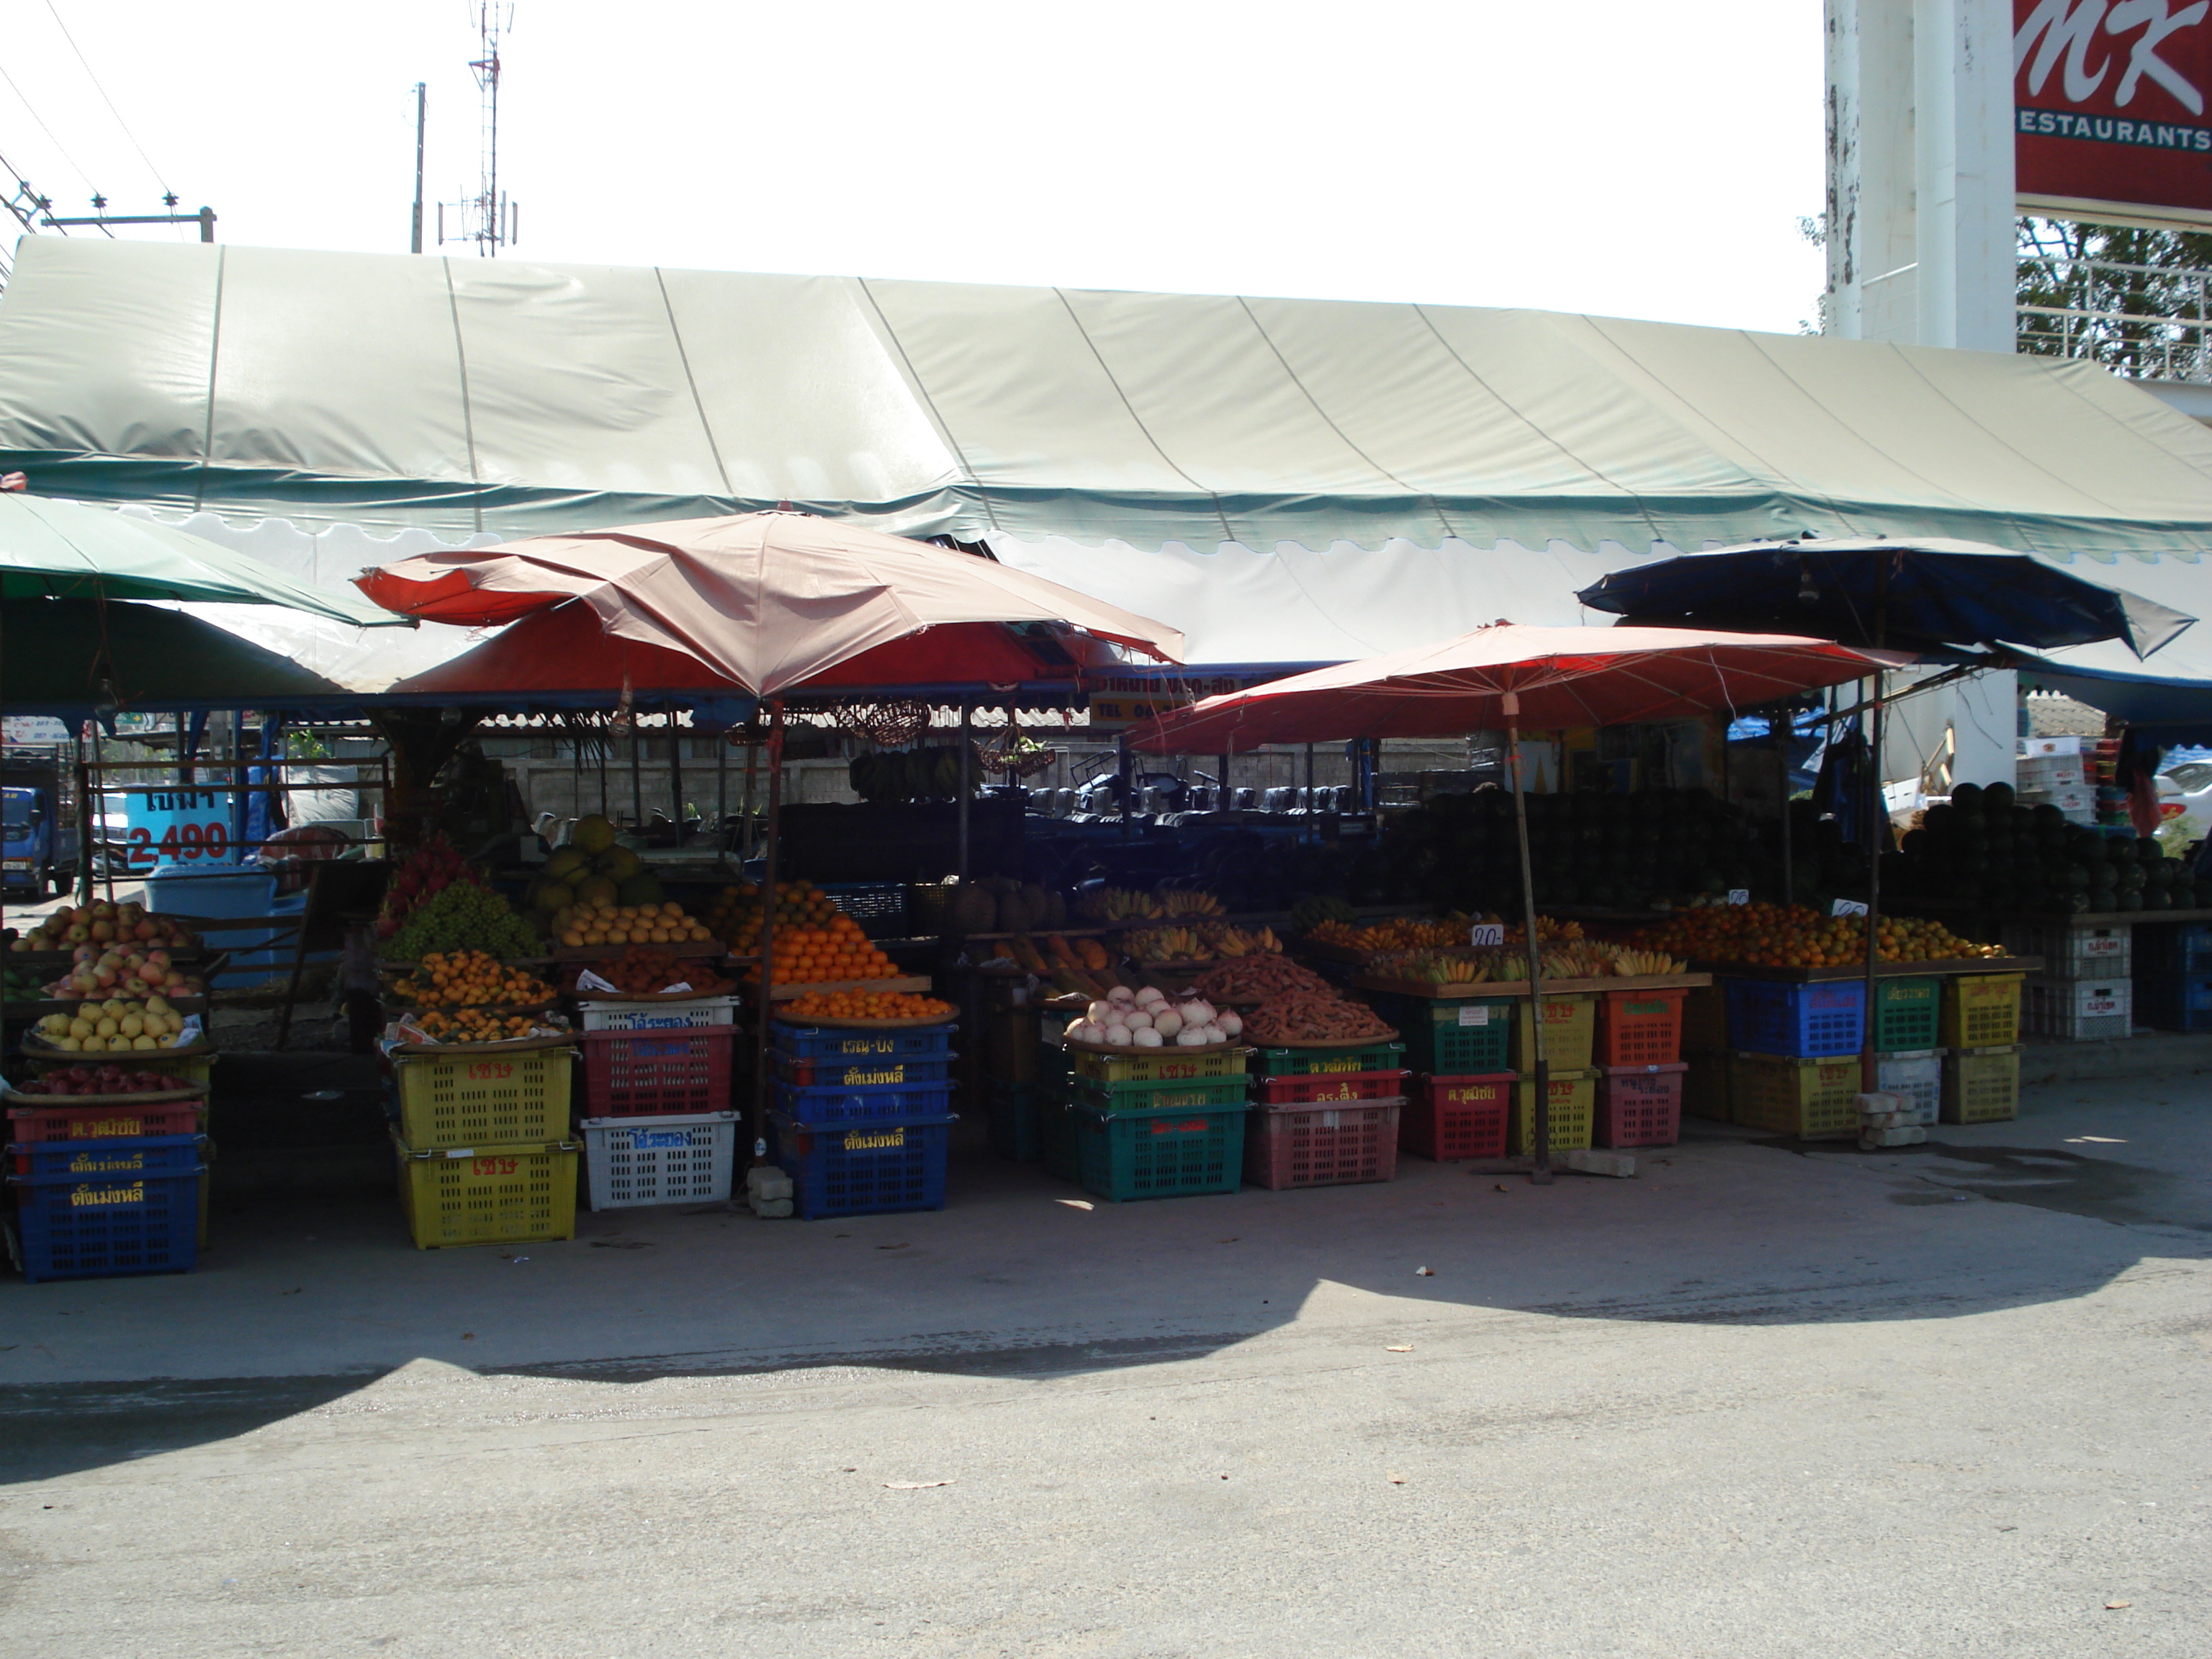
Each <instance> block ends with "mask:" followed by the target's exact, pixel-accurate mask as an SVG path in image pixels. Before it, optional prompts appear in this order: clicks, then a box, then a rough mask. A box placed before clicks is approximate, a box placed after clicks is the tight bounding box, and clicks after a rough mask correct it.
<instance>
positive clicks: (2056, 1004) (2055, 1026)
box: [2027, 978, 2135, 1042]
mask: <svg viewBox="0 0 2212 1659" xmlns="http://www.w3.org/2000/svg"><path fill="white" fill-rule="evenodd" d="M2027 1018H2028V1029H2029V1030H2032V1031H2033V1033H2034V1034H2035V1035H2036V1036H2044V1037H2055V1038H2057V1040H2058V1041H2060V1042H2093V1041H2095V1040H2097V1039H2099V1038H2103V1037H2124V1036H2128V1035H2129V1034H2130V1032H2131V1031H2132V1030H2134V1029H2135V985H2134V983H2133V981H2129V980H2124V979H2110V980H2093V979H2077V980H2063V979H2042V978H2037V979H2032V980H2030V981H2028V982H2027Z"/></svg>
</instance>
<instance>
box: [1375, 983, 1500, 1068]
mask: <svg viewBox="0 0 2212 1659" xmlns="http://www.w3.org/2000/svg"><path fill="white" fill-rule="evenodd" d="M1518 1000H1519V999H1518V998H1515V997H1404V996H1392V995H1390V994H1387V993H1385V994H1379V995H1377V996H1376V997H1375V998H1374V999H1373V1006H1374V1009H1375V1012H1376V1013H1378V1014H1380V1015H1381V1016H1382V1017H1383V1018H1384V1019H1387V1020H1389V1022H1390V1024H1393V1025H1395V1026H1396V1027H1397V1028H1398V1031H1399V1034H1400V1035H1401V1036H1403V1037H1404V1038H1405V1040H1406V1064H1407V1066H1410V1067H1411V1068H1412V1069H1413V1070H1414V1071H1416V1072H1426V1073H1431V1075H1433V1076H1436V1077H1474V1076H1480V1075H1483V1074H1485V1073H1494V1072H1503V1071H1506V1070H1508V1069H1509V1067H1508V1066H1507V1064H1506V1062H1507V1059H1508V1057H1509V1055H1510V1054H1511V1052H1512V1047H1513V1006H1514V1004H1515V1003H1516V1001H1518Z"/></svg>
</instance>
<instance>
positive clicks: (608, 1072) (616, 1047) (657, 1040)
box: [584, 1025, 737, 1117]
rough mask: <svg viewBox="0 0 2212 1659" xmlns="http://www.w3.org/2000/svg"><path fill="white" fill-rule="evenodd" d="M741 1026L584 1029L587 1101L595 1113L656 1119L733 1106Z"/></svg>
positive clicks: (591, 1111)
mask: <svg viewBox="0 0 2212 1659" xmlns="http://www.w3.org/2000/svg"><path fill="white" fill-rule="evenodd" d="M736 1049H737V1028H736V1027H734V1026H730V1025H706V1026H699V1027H696V1028H694V1029H693V1030H688V1031H586V1032H585V1033H584V1100H585V1103H586V1109H587V1112H588V1115H590V1116H592V1117H653V1116H658V1115H660V1114H662V1113H665V1112H680V1113H685V1114H696V1113H700V1112H723V1111H727V1110H729V1109H730V1103H731V1098H732V1097H731V1094H730V1073H731V1068H732V1062H733V1060H734V1058H735V1054H736Z"/></svg>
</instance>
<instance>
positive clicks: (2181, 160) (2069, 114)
mask: <svg viewBox="0 0 2212 1659" xmlns="http://www.w3.org/2000/svg"><path fill="white" fill-rule="evenodd" d="M2012 58H2013V118H2014V132H2015V138H2014V154H2015V165H2016V167H2017V169H2018V181H2017V189H2018V191H2019V194H2020V195H2021V197H2027V198H2030V199H2031V200H2032V201H2033V202H2035V203H2037V204H2049V205H2057V204H2077V205H2078V204H2091V203H2107V204H2112V205H2113V206H2114V207H2115V208H2117V209H2118V210H2122V211H2132V212H2133V213H2135V214H2139V215H2142V216H2147V217H2150V218H2158V217H2160V216H2172V217H2177V218H2183V219H2197V218H2212V0H2013V52H2012Z"/></svg>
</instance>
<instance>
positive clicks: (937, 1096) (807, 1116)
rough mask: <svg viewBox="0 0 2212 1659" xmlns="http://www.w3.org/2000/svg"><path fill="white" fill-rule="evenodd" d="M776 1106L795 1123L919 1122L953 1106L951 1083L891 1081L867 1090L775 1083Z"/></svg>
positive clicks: (936, 1115) (943, 1112) (941, 1114)
mask: <svg viewBox="0 0 2212 1659" xmlns="http://www.w3.org/2000/svg"><path fill="white" fill-rule="evenodd" d="M775 1104H776V1109H777V1110H778V1111H779V1112H781V1114H782V1115H784V1116H786V1117H787V1118H789V1119H790V1120H791V1121H793V1122H794V1123H807V1124H826V1123H918V1122H921V1121H923V1120H924V1119H926V1118H935V1117H943V1116H944V1115H945V1113H946V1112H947V1111H948V1110H950V1109H951V1105H952V1085H951V1084H950V1083H888V1084H880V1085H877V1086H875V1087H873V1088H867V1089H800V1088H797V1087H795V1086H793V1085H791V1084H788V1083H778V1084H777V1085H775Z"/></svg>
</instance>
